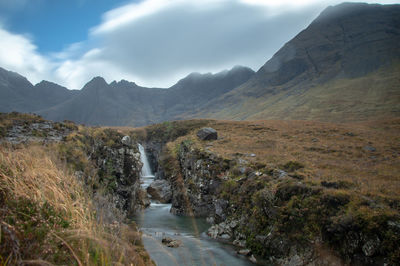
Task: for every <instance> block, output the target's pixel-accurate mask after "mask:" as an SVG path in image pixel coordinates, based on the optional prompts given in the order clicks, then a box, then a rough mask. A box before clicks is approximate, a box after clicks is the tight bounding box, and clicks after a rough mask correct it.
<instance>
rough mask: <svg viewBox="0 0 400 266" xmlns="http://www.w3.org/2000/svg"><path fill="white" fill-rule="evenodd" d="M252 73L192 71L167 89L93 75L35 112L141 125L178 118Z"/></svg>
mask: <svg viewBox="0 0 400 266" xmlns="http://www.w3.org/2000/svg"><path fill="white" fill-rule="evenodd" d="M253 75H254V71H253V70H251V69H249V68H246V67H240V66H238V67H234V68H233V69H231V70H230V71H223V72H220V73H217V74H198V73H193V74H190V75H189V76H187V77H186V78H184V79H182V80H180V81H179V82H178V83H177V84H176V85H174V86H172V87H171V88H169V89H159V88H144V87H140V86H138V85H136V84H135V83H133V82H128V81H125V80H122V81H120V82H115V81H114V82H112V83H110V84H107V83H106V81H105V80H104V79H103V78H101V77H96V78H94V79H93V80H91V81H90V82H89V83H87V84H86V85H85V86H84V87H83V89H82V90H81V91H80V92H79V93H78V94H76V95H75V96H74V97H72V98H70V99H68V100H67V101H64V102H62V103H60V104H57V105H54V106H52V107H50V108H47V109H45V110H41V111H38V114H40V115H42V116H44V117H45V118H47V119H51V120H56V121H57V120H64V119H68V120H72V121H75V122H78V123H84V124H89V125H111V126H120V125H130V126H142V125H147V124H151V123H158V122H162V121H167V120H175V119H178V118H179V116H180V115H181V114H182V113H185V112H188V111H190V110H192V109H193V108H201V106H202V105H204V104H206V103H208V102H209V101H211V100H212V99H214V98H216V97H218V96H220V95H222V94H224V93H226V92H229V91H230V90H232V89H234V88H236V87H237V86H240V85H241V84H243V83H244V82H246V81H247V80H249V78H250V77H252V76H253Z"/></svg>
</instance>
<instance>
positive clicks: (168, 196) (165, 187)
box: [147, 179, 172, 203]
mask: <svg viewBox="0 0 400 266" xmlns="http://www.w3.org/2000/svg"><path fill="white" fill-rule="evenodd" d="M147 193H149V194H150V196H151V198H152V199H154V200H159V201H160V202H161V203H169V202H171V200H172V190H171V185H170V183H169V182H168V181H167V180H165V179H158V180H155V181H153V182H152V183H151V184H150V185H149V186H148V188H147Z"/></svg>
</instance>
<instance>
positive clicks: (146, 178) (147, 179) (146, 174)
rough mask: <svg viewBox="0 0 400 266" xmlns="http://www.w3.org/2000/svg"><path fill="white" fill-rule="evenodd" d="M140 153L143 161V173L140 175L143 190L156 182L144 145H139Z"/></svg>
mask: <svg viewBox="0 0 400 266" xmlns="http://www.w3.org/2000/svg"><path fill="white" fill-rule="evenodd" d="M138 147H139V152H140V160H141V161H142V164H143V166H142V171H141V173H140V175H141V178H142V188H143V189H147V187H148V186H149V185H150V184H151V182H153V181H154V175H153V173H152V172H151V168H150V164H149V161H148V160H147V156H146V152H145V150H144V148H143V146H142V145H140V144H138Z"/></svg>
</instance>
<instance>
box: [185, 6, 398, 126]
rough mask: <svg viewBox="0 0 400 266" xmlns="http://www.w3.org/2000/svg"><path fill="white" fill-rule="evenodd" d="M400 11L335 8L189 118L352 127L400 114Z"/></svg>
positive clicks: (358, 7)
mask: <svg viewBox="0 0 400 266" xmlns="http://www.w3.org/2000/svg"><path fill="white" fill-rule="evenodd" d="M399 76H400V6H399V5H387V6H383V5H368V4H354V3H344V4H341V5H338V6H335V7H329V8H327V9H326V10H325V11H323V12H322V13H321V15H320V16H319V17H318V18H317V19H316V20H315V21H313V22H312V23H311V24H310V26H309V27H308V28H307V29H305V30H304V31H302V32H301V33H299V34H298V35H297V36H296V37H295V38H294V39H292V40H291V41H289V42H288V43H287V44H285V45H284V47H282V48H281V49H280V50H279V51H278V52H277V53H276V54H275V55H274V56H273V57H272V59H271V60H269V61H268V62H267V63H266V64H265V65H264V66H263V67H262V68H261V69H260V70H259V71H258V72H257V73H256V74H255V75H254V77H253V78H251V79H250V80H249V81H248V82H246V83H245V84H243V85H242V86H240V87H238V88H237V89H235V90H232V91H230V92H229V93H227V94H224V95H222V96H221V97H219V98H217V99H215V100H213V101H211V102H210V103H209V104H208V105H207V106H205V107H204V108H203V109H202V110H200V109H198V110H197V111H195V112H192V113H187V114H185V115H186V116H194V117H209V118H220V119H221V118H223V119H226V118H229V119H240V120H241V119H317V120H323V121H352V120H364V119H371V118H378V117H381V116H398V115H399V112H400V89H399V84H400V82H399Z"/></svg>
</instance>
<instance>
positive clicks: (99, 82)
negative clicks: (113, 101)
mask: <svg viewBox="0 0 400 266" xmlns="http://www.w3.org/2000/svg"><path fill="white" fill-rule="evenodd" d="M107 86H108V83H107V82H106V80H105V79H104V78H103V77H100V76H97V77H94V78H93V79H92V80H91V81H89V82H88V83H86V85H85V86H84V87H83V88H82V91H84V90H93V89H95V90H97V89H100V88H103V87H107Z"/></svg>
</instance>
